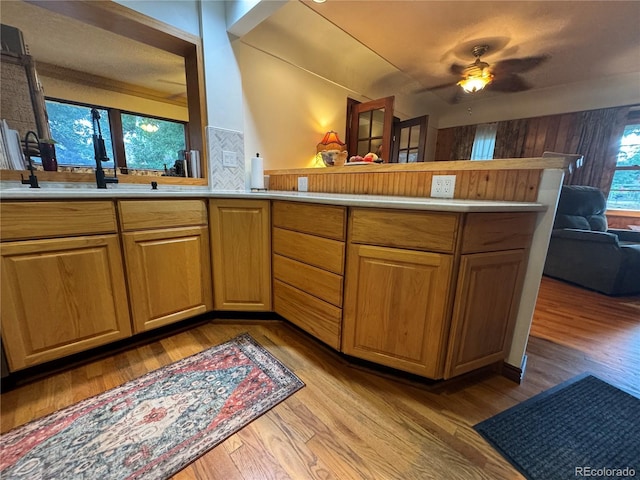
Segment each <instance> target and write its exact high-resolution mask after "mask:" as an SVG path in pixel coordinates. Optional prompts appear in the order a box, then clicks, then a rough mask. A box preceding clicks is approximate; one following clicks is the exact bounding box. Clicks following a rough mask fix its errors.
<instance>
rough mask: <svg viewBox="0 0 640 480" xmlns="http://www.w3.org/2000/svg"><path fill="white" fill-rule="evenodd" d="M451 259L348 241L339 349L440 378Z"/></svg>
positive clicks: (405, 369)
mask: <svg viewBox="0 0 640 480" xmlns="http://www.w3.org/2000/svg"><path fill="white" fill-rule="evenodd" d="M452 262H453V260H452V256H451V255H445V254H437V253H428V252H419V251H413V250H404V249H396V248H387V247H374V246H368V245H356V244H352V245H350V247H349V252H348V258H347V272H346V276H345V282H346V283H345V302H344V314H343V334H342V335H343V336H342V351H343V352H344V353H346V354H348V355H353V356H355V357H359V358H363V359H365V360H370V361H372V362H376V363H379V364H382V365H387V366H389V367H394V368H397V369H399V370H403V371H407V372H411V373H415V374H418V375H423V376H425V377H429V378H441V377H442V374H443V368H444V353H445V348H444V347H445V346H446V341H445V337H446V335H447V333H448V326H449V323H448V320H447V319H448V315H447V305H448V292H449V289H450V283H451V272H452Z"/></svg>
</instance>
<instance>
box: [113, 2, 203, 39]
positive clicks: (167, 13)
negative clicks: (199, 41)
mask: <svg viewBox="0 0 640 480" xmlns="http://www.w3.org/2000/svg"><path fill="white" fill-rule="evenodd" d="M114 1H115V2H116V3H119V4H120V5H123V6H125V7H127V8H130V9H131V10H135V11H136V12H140V13H142V14H144V15H147V16H148V17H151V18H155V19H156V20H160V21H161V22H164V23H168V24H169V25H173V26H174V27H176V28H179V29H180V30H183V31H185V32H187V33H190V34H191V35H195V36H197V37H199V36H200V1H199V0H162V1H149V0H114Z"/></svg>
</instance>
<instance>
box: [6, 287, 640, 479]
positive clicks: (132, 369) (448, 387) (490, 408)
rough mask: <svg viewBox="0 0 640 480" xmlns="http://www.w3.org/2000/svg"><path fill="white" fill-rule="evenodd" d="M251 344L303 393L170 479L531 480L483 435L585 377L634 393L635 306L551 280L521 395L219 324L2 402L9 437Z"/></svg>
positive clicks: (248, 325)
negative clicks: (489, 423) (151, 374)
mask: <svg viewBox="0 0 640 480" xmlns="http://www.w3.org/2000/svg"><path fill="white" fill-rule="evenodd" d="M243 332H248V333H250V334H251V335H252V336H253V337H254V338H255V339H256V340H257V341H258V342H259V343H261V344H262V345H263V346H264V347H266V348H267V349H268V350H270V351H271V352H272V353H273V354H274V355H275V356H276V357H277V358H278V359H280V360H281V361H282V362H283V363H284V364H285V365H287V366H288V367H289V368H291V369H292V370H293V371H294V372H295V373H296V374H297V375H298V376H299V377H300V378H301V379H302V380H303V381H304V382H305V384H306V386H305V387H304V388H303V389H301V390H300V391H298V392H296V393H295V394H294V395H293V396H291V397H289V398H288V399H286V400H285V401H283V402H282V403H280V404H279V405H277V406H276V407H275V408H273V409H272V410H271V411H269V412H268V413H266V414H265V415H263V416H262V417H260V418H258V419H257V420H255V421H254V422H252V423H251V424H250V425H248V426H247V427H245V428H243V429H242V430H241V431H239V432H238V433H236V434H235V435H233V436H231V437H230V438H229V439H227V440H226V441H225V442H223V443H222V444H220V445H219V446H218V447H216V448H214V449H213V450H211V451H210V452H209V453H207V454H206V455H204V456H203V457H201V458H200V459H199V460H197V461H196V462H194V463H193V464H191V465H190V466H188V467H187V468H185V469H184V470H183V471H181V472H180V473H178V474H177V475H176V476H175V477H174V478H176V479H208V480H210V479H224V480H233V479H238V480H240V479H242V480H249V479H252V480H255V479H260V480H262V479H271V478H273V479H276V478H277V479H293V480H299V479H314V478H318V479H340V480H342V479H376V480H380V479H403V480H406V479H420V480H422V479H425V478H435V479H447V480H449V479H451V480H453V479H464V480H468V479H515V478H523V477H522V476H521V475H520V474H519V473H518V472H517V471H516V470H515V469H513V467H511V465H510V464H509V463H508V462H507V461H506V460H504V459H503V458H502V457H501V456H500V455H499V454H498V453H497V452H496V451H495V450H493V449H492V448H491V447H490V446H489V445H488V444H487V443H486V442H485V441H484V440H483V439H482V438H481V437H480V436H479V435H478V434H477V433H476V432H475V431H474V430H473V428H472V427H473V425H475V424H476V423H478V422H480V421H482V420H484V419H486V418H488V417H490V416H492V415H494V414H496V413H498V412H500V411H502V410H505V409H507V408H509V407H511V406H513V405H515V404H517V403H519V402H521V401H523V400H525V399H527V398H530V397H531V396H533V395H535V394H537V393H539V392H541V391H543V390H545V389H547V388H550V387H552V386H554V385H556V384H558V383H560V382H563V381H565V380H567V379H569V378H571V377H573V376H575V375H577V374H580V373H583V372H585V371H589V372H591V373H594V374H596V375H597V376H600V377H601V378H603V379H605V380H608V381H610V382H611V383H613V384H616V385H618V386H620V387H622V388H625V389H627V390H630V391H633V392H635V394H636V395H640V376H639V375H640V373H639V372H640V296H636V297H624V298H613V297H606V296H604V295H600V294H597V293H592V292H588V291H586V290H582V289H580V288H578V287H574V286H571V285H568V284H565V283H562V282H559V281H556V280H552V279H549V278H546V277H545V278H543V281H542V285H541V290H540V295H539V299H538V304H537V307H536V313H535V317H534V322H533V326H532V337H531V339H530V342H529V346H528V350H527V355H528V362H527V369H526V374H525V377H524V381H523V382H522V384H521V385H517V384H516V383H514V382H512V381H510V380H508V379H506V378H505V377H503V376H501V375H499V374H497V373H493V372H490V371H485V372H482V373H478V374H473V375H469V376H465V377H463V378H460V379H454V380H452V381H448V382H440V383H436V384H432V383H428V382H421V381H416V380H415V379H412V378H405V377H401V376H396V375H393V374H390V373H389V372H385V373H383V372H379V371H378V372H376V371H373V370H370V369H368V368H366V367H363V366H357V365H354V364H353V363H350V362H348V361H346V360H345V359H344V358H343V357H342V356H340V355H338V354H337V353H335V352H333V351H332V350H331V349H329V348H328V347H325V346H324V345H323V344H321V343H320V342H317V341H316V340H314V339H312V338H311V337H309V336H308V335H306V334H305V333H303V332H302V331H300V330H298V329H297V328H295V327H292V326H290V325H289V324H287V323H286V322H280V321H275V320H211V321H206V322H202V323H199V324H197V325H194V326H193V327H192V328H189V329H186V330H183V331H181V332H179V333H175V334H173V335H171V336H167V337H164V338H161V339H157V340H154V341H151V342H149V343H146V344H141V345H138V346H135V347H131V348H129V349H126V350H124V351H121V352H118V353H115V354H113V355H110V356H107V357H103V358H100V359H94V360H90V361H88V362H86V363H84V364H81V365H78V366H74V367H72V368H70V369H67V370H63V371H59V372H57V373H52V374H50V375H48V376H46V377H43V378H41V379H37V380H34V381H31V382H29V383H25V384H24V385H22V386H19V387H17V388H15V389H14V390H11V391H8V392H6V393H3V394H2V395H1V397H0V400H1V404H0V407H1V413H2V416H1V422H0V424H1V430H2V432H5V431H7V430H9V429H10V428H13V427H14V426H18V425H21V424H23V423H25V422H27V421H29V420H32V419H34V418H38V417H40V416H43V415H46V414H48V413H51V412H53V411H55V410H57V409H60V408H63V407H65V406H67V405H70V404H72V403H75V402H77V401H80V400H82V399H84V398H87V397H89V396H92V395H95V394H98V393H100V392H102V391H104V390H107V389H109V388H112V387H115V386H117V385H120V384H122V383H123V382H126V381H128V380H131V379H134V378H136V377H139V376H140V375H143V374H144V373H146V372H148V371H151V370H154V369H156V368H159V367H161V366H163V365H166V364H168V363H171V362H173V361H176V360H179V359H181V358H184V357H186V356H188V355H191V354H194V353H197V352H199V351H201V350H203V349H205V348H207V347H209V346H212V345H216V344H219V343H222V342H224V341H226V340H228V339H230V338H232V337H234V336H236V335H238V334H240V333H243Z"/></svg>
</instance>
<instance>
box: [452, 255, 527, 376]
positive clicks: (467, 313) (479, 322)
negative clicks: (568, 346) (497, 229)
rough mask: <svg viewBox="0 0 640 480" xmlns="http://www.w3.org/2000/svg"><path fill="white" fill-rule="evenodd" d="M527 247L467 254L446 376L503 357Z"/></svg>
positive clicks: (454, 318) (505, 352)
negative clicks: (524, 248)
mask: <svg viewBox="0 0 640 480" xmlns="http://www.w3.org/2000/svg"><path fill="white" fill-rule="evenodd" d="M525 258H526V254H525V250H508V251H501V252H490V253H476V254H472V255H463V256H462V259H461V262H460V271H459V274H458V285H457V288H456V295H455V303H454V309H453V317H452V320H451V334H450V336H449V349H448V353H447V365H446V372H445V378H450V377H453V376H456V375H460V374H462V373H466V372H469V371H471V370H475V369H476V368H480V367H483V366H486V365H491V364H492V363H495V362H499V361H500V360H504V358H505V357H506V356H507V353H508V352H509V348H511V343H510V342H511V337H512V334H513V328H514V323H515V316H516V314H517V311H518V301H519V298H520V292H521V291H522V281H523V277H524V271H525Z"/></svg>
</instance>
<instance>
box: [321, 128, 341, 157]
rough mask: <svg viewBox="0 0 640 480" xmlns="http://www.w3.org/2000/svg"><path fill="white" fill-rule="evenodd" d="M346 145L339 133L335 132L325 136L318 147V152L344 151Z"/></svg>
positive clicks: (329, 132) (331, 131)
mask: <svg viewBox="0 0 640 480" xmlns="http://www.w3.org/2000/svg"><path fill="white" fill-rule="evenodd" d="M344 147H345V144H344V143H343V142H342V141H341V140H340V138H339V137H338V132H335V131H333V130H330V131H328V132H327V133H325V134H324V137H323V138H322V140H321V141H320V143H319V144H318V145H317V147H316V152H322V151H323V150H343V149H344Z"/></svg>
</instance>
